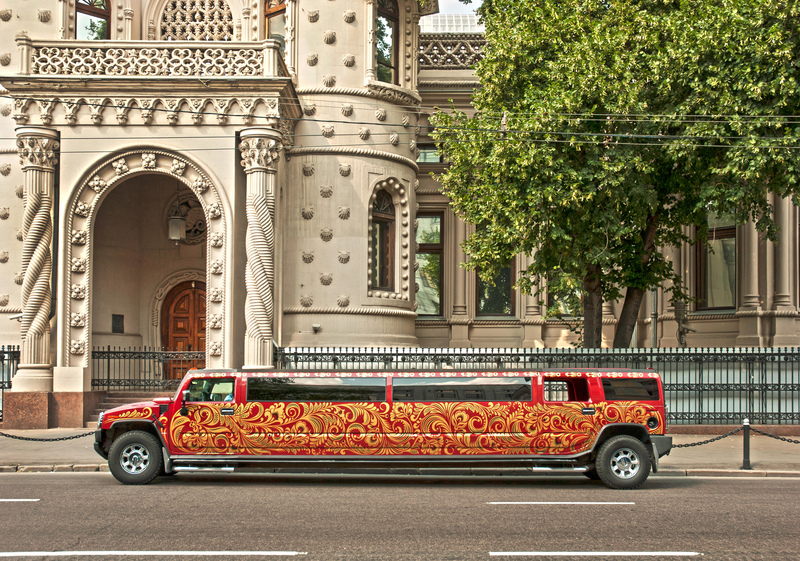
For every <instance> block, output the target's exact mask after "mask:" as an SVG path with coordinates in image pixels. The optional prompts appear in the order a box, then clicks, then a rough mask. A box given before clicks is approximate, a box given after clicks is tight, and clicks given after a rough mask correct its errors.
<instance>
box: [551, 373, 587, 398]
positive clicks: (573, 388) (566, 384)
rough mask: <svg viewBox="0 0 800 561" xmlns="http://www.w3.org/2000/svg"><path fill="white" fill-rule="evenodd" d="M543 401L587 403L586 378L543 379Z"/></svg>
mask: <svg viewBox="0 0 800 561" xmlns="http://www.w3.org/2000/svg"><path fill="white" fill-rule="evenodd" d="M543 383H544V400H545V401H589V381H588V380H587V379H586V378H545V379H544V380H543Z"/></svg>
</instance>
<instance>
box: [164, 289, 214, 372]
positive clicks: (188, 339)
mask: <svg viewBox="0 0 800 561" xmlns="http://www.w3.org/2000/svg"><path fill="white" fill-rule="evenodd" d="M161 346H162V347H164V348H165V349H167V350H174V351H205V350H206V283H204V282H200V281H194V280H191V281H185V282H182V283H179V284H177V285H175V286H174V287H173V288H172V290H170V291H169V292H168V293H167V296H166V298H165V299H164V305H163V306H162V307H161ZM203 366H205V360H192V361H185V360H170V361H167V362H166V364H165V372H164V375H165V377H166V378H167V379H170V380H176V379H180V378H182V377H183V375H184V374H185V373H186V371H187V370H189V369H190V368H203Z"/></svg>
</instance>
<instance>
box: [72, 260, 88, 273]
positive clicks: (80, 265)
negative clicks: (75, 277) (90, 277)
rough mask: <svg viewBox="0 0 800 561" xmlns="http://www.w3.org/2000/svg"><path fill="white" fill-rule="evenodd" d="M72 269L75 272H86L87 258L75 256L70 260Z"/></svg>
mask: <svg viewBox="0 0 800 561" xmlns="http://www.w3.org/2000/svg"><path fill="white" fill-rule="evenodd" d="M70 271H72V272H73V273H85V272H86V258H85V257H73V258H72V261H71V262H70Z"/></svg>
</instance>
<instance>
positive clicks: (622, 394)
mask: <svg viewBox="0 0 800 561" xmlns="http://www.w3.org/2000/svg"><path fill="white" fill-rule="evenodd" d="M603 392H604V393H605V396H606V399H607V400H609V401H611V400H625V401H658V399H659V396H658V382H657V381H656V380H653V379H652V378H645V379H639V380H637V379H635V378H633V379H632V378H603Z"/></svg>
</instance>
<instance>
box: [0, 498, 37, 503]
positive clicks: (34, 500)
mask: <svg viewBox="0 0 800 561" xmlns="http://www.w3.org/2000/svg"><path fill="white" fill-rule="evenodd" d="M38 501H39V499H0V503H35V502H38Z"/></svg>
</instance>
